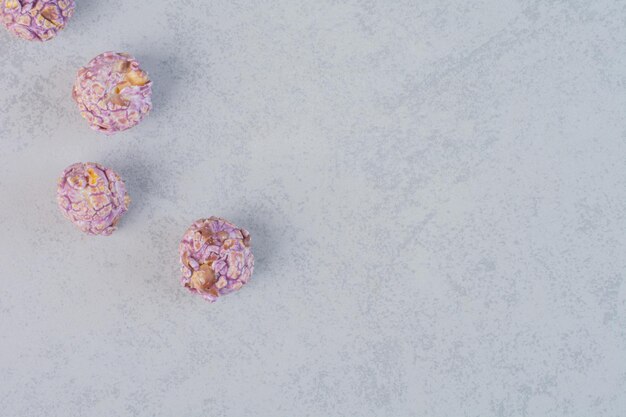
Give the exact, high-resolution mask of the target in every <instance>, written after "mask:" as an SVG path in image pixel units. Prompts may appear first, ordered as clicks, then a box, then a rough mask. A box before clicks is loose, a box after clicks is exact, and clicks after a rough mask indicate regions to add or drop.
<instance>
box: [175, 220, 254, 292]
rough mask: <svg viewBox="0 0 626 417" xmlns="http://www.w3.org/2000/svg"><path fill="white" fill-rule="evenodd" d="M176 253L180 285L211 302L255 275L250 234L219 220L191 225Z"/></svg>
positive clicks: (238, 287)
mask: <svg viewBox="0 0 626 417" xmlns="http://www.w3.org/2000/svg"><path fill="white" fill-rule="evenodd" d="M178 251H179V253H180V262H181V263H182V273H183V275H182V277H181V283H182V284H183V285H184V286H185V287H187V288H188V289H189V290H190V291H191V292H194V293H198V294H200V295H201V296H202V297H204V298H205V299H206V300H208V301H210V302H213V301H215V300H217V299H218V298H219V297H220V296H222V295H226V294H228V293H231V292H233V291H236V290H238V289H240V288H241V287H242V286H243V285H244V284H246V283H247V282H248V280H249V279H250V276H251V275H252V272H253V271H254V256H253V255H252V251H251V250H250V234H249V233H248V232H247V231H246V230H244V229H239V228H238V227H236V226H235V225H233V224H232V223H229V222H227V221H226V220H224V219H220V218H218V217H210V218H208V219H202V220H198V221H197V222H195V223H194V224H192V225H191V227H190V228H189V229H187V232H185V236H183V239H182V241H181V242H180V246H179V248H178Z"/></svg>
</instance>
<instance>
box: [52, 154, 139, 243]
mask: <svg viewBox="0 0 626 417" xmlns="http://www.w3.org/2000/svg"><path fill="white" fill-rule="evenodd" d="M57 202H58V203H59V208H60V209H61V211H62V212H63V215H64V216H65V217H67V218H68V219H70V220H71V221H72V223H74V224H75V225H76V226H78V228H79V229H80V230H82V231H83V232H85V233H87V234H90V235H104V236H108V235H110V234H111V233H113V232H114V231H115V229H116V225H117V223H118V222H119V220H120V218H121V217H122V215H124V213H126V211H128V205H129V204H130V197H129V196H128V194H127V193H126V186H125V185H124V181H122V179H121V178H120V177H119V175H117V174H116V173H115V172H114V171H113V170H111V169H108V168H105V167H103V166H102V165H100V164H96V163H92V162H87V163H85V164H83V163H77V164H74V165H70V166H69V167H67V168H66V169H65V171H63V175H62V176H61V178H60V179H59V187H58V188H57Z"/></svg>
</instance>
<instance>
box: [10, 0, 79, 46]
mask: <svg viewBox="0 0 626 417" xmlns="http://www.w3.org/2000/svg"><path fill="white" fill-rule="evenodd" d="M75 7H76V3H75V1H74V0H0V18H1V19H2V23H4V26H6V28H7V29H8V30H9V31H10V32H12V33H13V34H15V35H17V36H19V37H20V38H22V39H26V40H28V41H42V42H43V41H47V40H50V39H52V38H54V37H55V36H56V35H57V33H58V32H59V31H60V30H61V29H63V28H64V27H65V26H66V25H67V22H68V20H69V19H70V17H72V14H73V13H74V8H75Z"/></svg>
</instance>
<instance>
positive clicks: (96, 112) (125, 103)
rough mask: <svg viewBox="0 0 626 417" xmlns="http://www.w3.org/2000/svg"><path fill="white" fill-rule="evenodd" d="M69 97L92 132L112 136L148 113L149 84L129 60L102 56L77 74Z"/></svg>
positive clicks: (114, 55) (115, 55)
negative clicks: (74, 102) (72, 99)
mask: <svg viewBox="0 0 626 417" xmlns="http://www.w3.org/2000/svg"><path fill="white" fill-rule="evenodd" d="M0 1H1V0H0ZM72 97H74V100H75V101H76V103H77V104H78V108H79V109H80V114H81V115H82V116H83V117H84V118H85V119H87V121H88V122H89V125H90V126H91V128H92V129H94V130H97V131H100V132H103V133H105V134H107V135H112V134H114V133H116V132H121V131H124V130H126V129H130V128H131V127H133V126H135V125H137V124H138V123H139V122H140V121H141V120H142V119H143V117H144V116H146V115H147V114H148V113H149V112H150V110H151V109H152V81H150V79H149V78H148V74H147V73H146V72H145V71H143V70H141V69H140V68H139V62H137V60H135V58H133V57H132V56H130V55H128V54H122V53H115V52H105V53H103V54H101V55H98V56H97V57H95V58H94V59H92V60H91V62H89V64H87V66H86V67H83V68H81V69H80V70H79V71H78V75H77V77H76V82H75V83H74V89H73V91H72Z"/></svg>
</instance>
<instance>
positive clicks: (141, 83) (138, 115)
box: [72, 52, 152, 135]
mask: <svg viewBox="0 0 626 417" xmlns="http://www.w3.org/2000/svg"><path fill="white" fill-rule="evenodd" d="M72 97H73V98H74V100H75V101H76V103H77V104H78V108H79V109H80V113H81V115H82V116H83V117H84V118H85V119H86V120H87V122H89V125H90V126H91V128H92V129H94V130H97V131H100V132H103V133H105V134H107V135H112V134H114V133H116V132H121V131H124V130H127V129H130V128H131V127H133V126H136V125H137V124H139V122H141V120H142V119H143V118H144V116H146V115H147V114H148V113H149V112H150V110H152V81H150V79H149V78H148V74H147V73H146V72H145V71H143V70H141V69H140V68H139V62H137V60H135V58H133V57H132V56H130V55H128V54H124V53H115V52H105V53H103V54H101V55H98V56H97V57H95V58H94V59H92V60H91V62H89V64H87V66H86V67H83V68H81V69H80V70H79V71H78V76H77V77H76V82H75V83H74V89H73V91H72Z"/></svg>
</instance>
